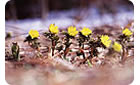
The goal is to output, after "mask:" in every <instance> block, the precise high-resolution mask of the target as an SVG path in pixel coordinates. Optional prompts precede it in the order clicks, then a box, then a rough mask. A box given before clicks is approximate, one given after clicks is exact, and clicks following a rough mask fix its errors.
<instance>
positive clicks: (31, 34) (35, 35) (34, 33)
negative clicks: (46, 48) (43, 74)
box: [29, 30, 39, 39]
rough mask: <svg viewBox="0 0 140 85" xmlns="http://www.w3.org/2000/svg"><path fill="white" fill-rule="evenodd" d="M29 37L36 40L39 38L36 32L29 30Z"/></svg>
mask: <svg viewBox="0 0 140 85" xmlns="http://www.w3.org/2000/svg"><path fill="white" fill-rule="evenodd" d="M29 35H30V36H31V38H32V39H34V38H37V37H38V36H39V32H38V31H37V30H30V31H29Z"/></svg>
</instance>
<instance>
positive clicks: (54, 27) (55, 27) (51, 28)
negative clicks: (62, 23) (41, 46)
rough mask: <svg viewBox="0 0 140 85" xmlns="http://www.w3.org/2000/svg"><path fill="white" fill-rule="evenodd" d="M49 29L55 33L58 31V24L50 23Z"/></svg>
mask: <svg viewBox="0 0 140 85" xmlns="http://www.w3.org/2000/svg"><path fill="white" fill-rule="evenodd" d="M49 30H50V32H51V33H53V34H57V33H58V32H59V30H58V26H55V25H54V24H51V25H50V27H49Z"/></svg>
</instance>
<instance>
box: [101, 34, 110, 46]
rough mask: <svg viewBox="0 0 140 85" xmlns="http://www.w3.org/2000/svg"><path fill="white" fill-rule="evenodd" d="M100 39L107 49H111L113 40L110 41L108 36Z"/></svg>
mask: <svg viewBox="0 0 140 85" xmlns="http://www.w3.org/2000/svg"><path fill="white" fill-rule="evenodd" d="M100 39H101V42H102V43H103V44H104V45H105V46H106V47H109V46H110V45H111V40H110V39H109V37H108V35H102V36H101V38H100Z"/></svg>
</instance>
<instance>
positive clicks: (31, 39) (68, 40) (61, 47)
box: [12, 24, 133, 67]
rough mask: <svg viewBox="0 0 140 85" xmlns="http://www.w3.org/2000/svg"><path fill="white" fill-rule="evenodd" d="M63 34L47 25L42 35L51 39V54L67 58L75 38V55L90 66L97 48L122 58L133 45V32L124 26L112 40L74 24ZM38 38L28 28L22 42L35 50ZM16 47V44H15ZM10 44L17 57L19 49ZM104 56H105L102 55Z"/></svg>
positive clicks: (96, 53) (37, 46)
mask: <svg viewBox="0 0 140 85" xmlns="http://www.w3.org/2000/svg"><path fill="white" fill-rule="evenodd" d="M61 34H62V35H64V38H63V40H62V39H60V36H59V35H60V32H59V29H58V26H55V24H51V25H50V26H49V31H47V32H44V33H43V35H44V36H45V37H46V39H49V40H50V41H51V56H52V57H53V56H55V52H56V51H58V52H59V53H61V56H62V58H63V59H67V54H68V53H70V52H72V49H71V48H70V47H71V45H73V44H74V43H73V41H74V40H75V41H76V42H77V44H78V46H79V47H78V50H77V51H76V52H75V53H76V54H77V56H82V57H83V59H84V61H83V62H82V63H87V64H88V65H89V66H90V67H91V66H92V59H93V58H95V57H99V54H100V52H99V49H105V50H108V52H110V51H112V52H115V53H118V54H120V56H121V57H122V60H123V58H124V56H125V54H126V53H127V52H128V49H129V48H133V45H131V46H129V44H128V43H131V42H133V41H131V37H133V32H132V31H131V30H130V29H128V28H124V29H123V30H122V34H120V35H119V36H118V37H117V38H116V39H115V40H112V39H111V38H110V37H109V36H108V35H97V36H93V32H92V30H90V29H89V28H87V27H83V29H82V30H77V28H76V27H75V26H69V27H68V29H67V31H63V32H61ZM38 40H39V32H38V31H37V30H30V31H29V35H28V36H27V37H26V39H25V40H24V42H28V44H29V46H30V47H32V48H33V49H35V50H38V51H39V48H40V47H41V45H40V43H39V42H38ZM16 47H17V45H16ZM87 47H88V52H89V53H88V54H89V55H88V56H87V55H86V54H85V52H84V51H85V50H86V49H87ZM18 48H19V47H18ZM18 48H15V46H12V54H13V56H14V57H16V58H17V59H18V60H20V59H19V57H18V56H19V49H18ZM104 57H105V56H104Z"/></svg>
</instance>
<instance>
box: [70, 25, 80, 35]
mask: <svg viewBox="0 0 140 85" xmlns="http://www.w3.org/2000/svg"><path fill="white" fill-rule="evenodd" d="M77 33H78V31H77V30H76V27H73V26H70V27H68V34H69V35H70V36H75V35H77Z"/></svg>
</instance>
